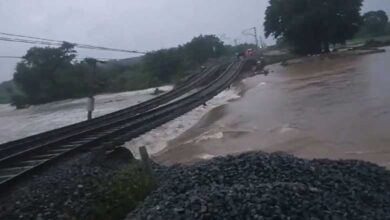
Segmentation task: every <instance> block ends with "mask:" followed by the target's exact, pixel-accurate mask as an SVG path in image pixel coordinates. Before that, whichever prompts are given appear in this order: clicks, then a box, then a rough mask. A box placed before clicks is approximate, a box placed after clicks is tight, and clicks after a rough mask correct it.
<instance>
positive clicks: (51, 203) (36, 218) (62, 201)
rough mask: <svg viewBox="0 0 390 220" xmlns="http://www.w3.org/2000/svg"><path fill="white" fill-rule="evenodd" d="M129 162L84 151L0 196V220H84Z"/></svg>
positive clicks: (99, 153)
mask: <svg viewBox="0 0 390 220" xmlns="http://www.w3.org/2000/svg"><path fill="white" fill-rule="evenodd" d="M128 164H129V162H126V161H124V160H118V159H113V160H111V159H108V158H106V157H104V155H103V156H102V153H101V152H88V153H84V154H80V155H77V156H75V157H73V158H72V159H69V160H67V161H64V162H63V163H58V164H55V165H53V167H51V168H49V169H48V170H45V171H44V172H42V173H41V174H37V175H36V176H34V177H32V178H29V179H28V180H27V181H26V182H24V183H21V184H19V185H17V187H15V189H13V190H11V191H10V192H8V193H7V194H5V195H1V196H0V219H6V220H13V219H15V220H16V219H18V220H22V219H26V220H27V219H33V220H49V219H56V220H67V219H75V218H74V216H77V217H79V219H88V217H89V216H90V215H91V213H93V212H94V210H91V208H93V207H91V204H93V203H94V202H95V201H96V200H97V199H99V196H100V195H101V194H104V193H105V190H106V189H105V188H102V187H101V186H102V183H109V182H110V180H112V179H113V178H114V177H115V175H116V174H118V173H120V172H121V171H122V170H124V169H126V168H127V167H128Z"/></svg>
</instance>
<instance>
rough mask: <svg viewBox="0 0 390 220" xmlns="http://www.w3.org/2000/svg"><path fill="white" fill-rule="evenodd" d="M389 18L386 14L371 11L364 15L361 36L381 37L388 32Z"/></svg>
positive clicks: (380, 11)
mask: <svg viewBox="0 0 390 220" xmlns="http://www.w3.org/2000/svg"><path fill="white" fill-rule="evenodd" d="M388 22H389V17H388V16H387V14H386V12H384V11H382V10H379V11H370V12H367V13H365V14H364V15H363V26H362V28H361V32H360V33H359V35H361V36H380V35H384V34H386V32H387V28H388V25H389V23H388Z"/></svg>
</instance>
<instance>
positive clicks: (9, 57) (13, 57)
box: [0, 55, 126, 61]
mask: <svg viewBox="0 0 390 220" xmlns="http://www.w3.org/2000/svg"><path fill="white" fill-rule="evenodd" d="M86 58H93V59H96V60H112V61H114V60H121V59H119V58H105V57H101V58H95V57H76V58H75V60H84V59H86ZM0 59H24V57H21V56H2V55H0ZM124 59H126V58H124Z"/></svg>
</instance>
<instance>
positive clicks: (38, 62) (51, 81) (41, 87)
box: [13, 43, 76, 104]
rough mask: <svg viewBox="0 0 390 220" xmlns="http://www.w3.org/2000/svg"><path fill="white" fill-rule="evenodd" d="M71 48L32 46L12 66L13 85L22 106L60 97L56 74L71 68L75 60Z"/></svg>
mask: <svg viewBox="0 0 390 220" xmlns="http://www.w3.org/2000/svg"><path fill="white" fill-rule="evenodd" d="M75 56H76V54H75V50H74V49H73V45H72V44H69V43H63V44H62V46H60V47H58V48H53V47H45V48H39V47H33V48H31V49H29V50H28V52H27V54H26V55H25V56H24V57H23V60H22V61H21V62H19V63H18V64H17V66H16V72H15V74H14V78H13V80H14V82H15V83H16V84H17V86H18V87H19V89H20V91H21V93H22V94H23V95H24V96H25V100H26V101H27V102H28V103H26V104H37V103H44V102H49V101H53V100H57V99H61V98H64V96H65V94H64V93H66V91H64V90H63V89H64V88H61V86H60V81H59V79H60V78H61V77H59V75H61V74H62V73H63V72H65V71H66V72H69V69H72V67H73V65H72V61H73V59H74V58H75Z"/></svg>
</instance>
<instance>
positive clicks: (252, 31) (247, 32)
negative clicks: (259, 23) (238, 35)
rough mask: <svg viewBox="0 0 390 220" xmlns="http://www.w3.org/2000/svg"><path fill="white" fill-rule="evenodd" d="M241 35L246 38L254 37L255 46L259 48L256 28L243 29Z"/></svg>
mask: <svg viewBox="0 0 390 220" xmlns="http://www.w3.org/2000/svg"><path fill="white" fill-rule="evenodd" d="M242 34H243V35H246V36H252V37H254V38H255V43H256V46H257V47H259V39H258V38H257V29H256V27H252V28H249V29H245V30H243V31H242Z"/></svg>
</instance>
